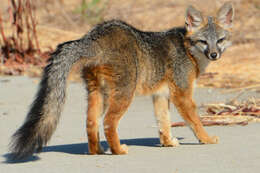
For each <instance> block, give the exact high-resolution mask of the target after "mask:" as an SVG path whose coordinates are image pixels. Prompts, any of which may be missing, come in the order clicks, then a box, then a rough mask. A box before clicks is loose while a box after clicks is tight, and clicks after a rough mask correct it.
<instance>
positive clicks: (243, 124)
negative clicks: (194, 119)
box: [171, 121, 248, 127]
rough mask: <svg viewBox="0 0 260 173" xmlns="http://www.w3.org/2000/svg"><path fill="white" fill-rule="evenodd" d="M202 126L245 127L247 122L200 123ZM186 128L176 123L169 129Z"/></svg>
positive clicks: (183, 124)
mask: <svg viewBox="0 0 260 173" xmlns="http://www.w3.org/2000/svg"><path fill="white" fill-rule="evenodd" d="M201 123H202V124H203V126H229V125H241V126H245V125H247V124H248V122H247V121H241V122H226V121H201ZM184 126H187V124H186V123H185V122H176V123H172V124H171V127H184Z"/></svg>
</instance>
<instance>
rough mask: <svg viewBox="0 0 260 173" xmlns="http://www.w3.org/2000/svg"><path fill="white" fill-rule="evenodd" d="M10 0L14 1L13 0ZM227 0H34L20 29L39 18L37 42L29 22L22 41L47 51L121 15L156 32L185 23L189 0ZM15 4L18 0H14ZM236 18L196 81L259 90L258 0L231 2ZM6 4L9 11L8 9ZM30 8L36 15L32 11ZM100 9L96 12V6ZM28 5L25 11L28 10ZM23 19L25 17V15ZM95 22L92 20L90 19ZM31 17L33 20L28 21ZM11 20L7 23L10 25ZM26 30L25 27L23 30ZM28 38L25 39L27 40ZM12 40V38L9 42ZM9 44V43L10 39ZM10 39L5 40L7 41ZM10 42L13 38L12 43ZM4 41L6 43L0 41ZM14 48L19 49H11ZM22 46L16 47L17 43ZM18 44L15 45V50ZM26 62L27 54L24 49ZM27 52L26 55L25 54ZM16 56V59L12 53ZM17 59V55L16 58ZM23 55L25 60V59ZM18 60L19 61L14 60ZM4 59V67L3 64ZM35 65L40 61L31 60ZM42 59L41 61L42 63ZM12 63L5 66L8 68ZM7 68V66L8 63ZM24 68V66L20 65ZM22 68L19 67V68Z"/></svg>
mask: <svg viewBox="0 0 260 173" xmlns="http://www.w3.org/2000/svg"><path fill="white" fill-rule="evenodd" d="M12 1H14V0H12ZM83 1H85V2H86V3H87V4H88V6H86V7H85V8H84V9H83V10H82V8H81V7H82V6H81V5H82V2H83ZM225 1H226V0H217V1H214V2H212V1H208V0H199V1H197V0H196V1H195V0H187V1H182V0H174V1H172V0H161V1H150V0H136V1H128V0H109V1H108V0H100V1H96V2H98V3H94V4H92V6H91V5H90V4H91V3H92V2H94V0H73V1H72V0H66V1H65V0H58V1H52V0H36V1H33V2H34V3H33V8H32V9H31V12H32V13H33V15H32V17H30V15H29V16H28V17H27V19H26V17H25V22H24V23H23V26H24V28H26V27H27V25H26V20H29V21H31V20H34V21H35V17H37V36H38V41H39V47H37V44H35V42H34V43H33V47H31V46H32V45H30V44H31V43H30V41H29V40H30V39H31V41H35V38H36V37H35V36H36V35H34V33H35V31H34V29H33V27H34V26H33V25H34V24H33V23H31V24H30V26H31V29H29V31H30V32H29V34H30V39H26V37H25V38H24V39H23V40H22V41H23V43H24V44H25V45H27V46H25V45H24V47H23V50H25V51H26V50H28V48H29V50H30V51H31V50H34V51H35V50H36V52H37V49H38V50H39V48H40V50H41V52H44V51H48V50H50V48H52V49H54V48H55V47H56V45H57V44H58V43H60V42H64V41H67V40H72V39H77V38H79V37H81V36H82V35H84V34H85V33H86V32H87V31H89V30H90V29H91V27H93V25H94V24H95V23H97V22H101V21H103V20H109V19H112V18H116V19H121V20H124V21H126V22H127V23H130V24H132V25H133V26H135V27H137V28H139V29H142V30H152V31H159V30H165V29H168V28H171V27H174V26H180V25H183V21H184V13H185V9H186V7H187V5H188V4H192V5H194V6H196V7H197V8H199V9H201V10H202V11H205V13H208V14H212V13H214V12H215V11H216V9H217V8H218V7H219V6H220V5H221V4H223V3H224V2H225ZM8 2H11V1H10V0H9V1H4V2H2V3H3V4H2V6H1V7H0V11H2V22H1V23H2V28H3V30H4V31H5V33H4V34H5V37H6V38H9V37H12V36H13V35H17V34H16V32H17V31H18V30H17V29H12V28H14V25H11V26H10V15H9V14H10V8H8V7H9V6H10V4H9V5H8ZM15 2H17V4H19V0H15ZM23 2H27V0H26V1H23ZM234 6H235V9H236V17H235V23H234V29H233V32H234V34H233V35H234V36H233V43H234V44H233V46H232V47H231V48H229V49H228V50H227V52H226V53H225V54H224V55H223V57H222V59H221V60H219V61H218V62H214V63H212V64H211V65H210V66H209V67H208V68H207V71H206V73H205V74H204V75H203V76H202V77H201V78H200V80H199V81H198V84H199V86H204V87H220V88H223V87H224V88H244V87H247V88H248V89H259V85H260V68H259V65H260V58H259V53H260V51H259V50H260V47H259V45H260V44H259V43H260V41H259V40H260V1H258V0H240V1H234ZM79 8H81V12H82V11H84V10H87V11H88V13H87V17H86V16H85V17H82V13H81V12H78V9H79ZM8 9H9V10H8ZM34 9H35V14H37V15H36V16H35V15H34ZM97 9H99V10H101V11H99V10H97ZM31 12H30V10H29V11H28V10H26V12H25V16H26V14H29V13H31ZM23 20H24V19H23ZM93 21H94V22H93ZM32 22H33V21H32ZM8 23H9V24H8ZM14 31H15V32H14ZM25 33H26V31H24V34H25ZM25 40H27V41H25ZM10 42H11V41H10ZM11 43H12V42H11ZM0 44H1V47H4V46H5V45H6V44H7V43H6V42H5V41H4V40H1V42H0ZM8 44H9V43H8ZM12 44H14V43H12ZM3 45H4V46H3ZM15 49H17V48H15ZM19 49H20V48H19ZM19 49H17V50H19ZM34 56H35V57H37V58H36V59H37V62H38V61H40V62H42V60H41V58H39V54H35V55H34ZM6 57H7V56H6V55H3V53H2V56H1V58H2V65H1V68H0V71H2V73H5V70H6V59H7V58H6ZM22 57H26V58H25V59H27V60H28V61H29V60H30V56H28V55H27V54H24V56H22ZM27 57H28V58H27ZM16 59H17V58H16ZM18 59H19V58H18ZM27 60H26V61H27ZM16 61H17V62H20V61H19V60H16ZM3 64H5V66H3ZM32 64H33V65H39V63H35V62H33V63H32ZM40 64H41V63H40ZM9 67H10V66H8V68H9ZM9 69H10V68H9ZM22 69H23V70H24V71H28V69H31V68H28V66H26V67H24V68H22ZM21 72H22V71H21Z"/></svg>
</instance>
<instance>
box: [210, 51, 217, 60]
mask: <svg viewBox="0 0 260 173" xmlns="http://www.w3.org/2000/svg"><path fill="white" fill-rule="evenodd" d="M217 56H218V54H217V53H216V52H213V53H210V57H211V58H212V59H216V58H217Z"/></svg>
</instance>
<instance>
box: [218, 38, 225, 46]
mask: <svg viewBox="0 0 260 173" xmlns="http://www.w3.org/2000/svg"><path fill="white" fill-rule="evenodd" d="M224 40H225V37H223V38H221V39H219V40H218V41H217V43H218V44H220V43H222V42H223V41H224Z"/></svg>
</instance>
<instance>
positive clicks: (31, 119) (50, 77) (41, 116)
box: [10, 39, 93, 160]
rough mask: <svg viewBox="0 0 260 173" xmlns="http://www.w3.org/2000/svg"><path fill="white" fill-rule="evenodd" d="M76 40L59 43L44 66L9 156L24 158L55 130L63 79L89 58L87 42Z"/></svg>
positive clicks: (64, 88)
mask: <svg viewBox="0 0 260 173" xmlns="http://www.w3.org/2000/svg"><path fill="white" fill-rule="evenodd" d="M84 41H86V40H83V39H82V40H75V41H70V42H66V43H63V44H61V45H59V46H58V48H57V49H56V51H55V52H54V53H53V54H52V55H51V58H50V60H49V64H48V65H47V66H46V67H45V69H44V73H43V77H42V80H41V83H40V86H39V90H38V93H37V95H36V98H35V100H34V102H33V104H32V105H31V109H30V111H29V113H28V115H27V118H26V120H25V122H24V124H23V125H22V126H21V127H20V128H19V129H18V130H17V131H16V132H15V134H14V135H13V138H12V141H11V145H10V150H11V152H12V154H11V156H12V159H15V160H18V159H24V158H26V157H28V156H30V155H32V154H33V153H34V152H35V151H37V152H39V151H41V149H42V147H43V145H46V143H47V142H48V140H49V139H50V138H51V136H52V134H53V132H54V130H55V129H56V126H57V123H58V121H59V117H60V114H61V111H62V107H63V105H64V102H65V92H66V79H67V76H68V73H69V71H70V69H71V67H72V65H73V64H74V63H75V62H76V61H78V60H79V59H80V58H83V57H90V56H91V53H92V54H93V51H92V52H91V50H90V52H88V51H89V47H88V46H89V45H88V44H89V42H88V40H87V42H84Z"/></svg>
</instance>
